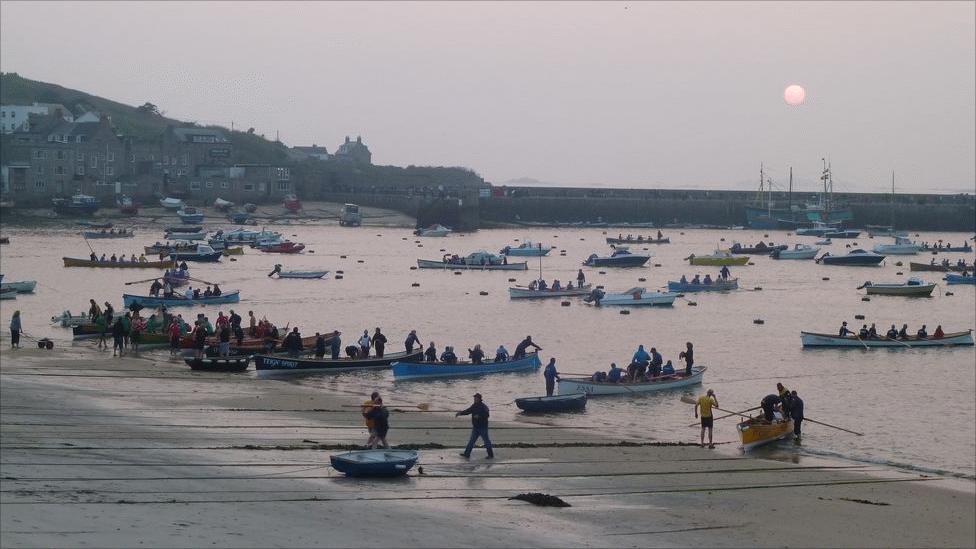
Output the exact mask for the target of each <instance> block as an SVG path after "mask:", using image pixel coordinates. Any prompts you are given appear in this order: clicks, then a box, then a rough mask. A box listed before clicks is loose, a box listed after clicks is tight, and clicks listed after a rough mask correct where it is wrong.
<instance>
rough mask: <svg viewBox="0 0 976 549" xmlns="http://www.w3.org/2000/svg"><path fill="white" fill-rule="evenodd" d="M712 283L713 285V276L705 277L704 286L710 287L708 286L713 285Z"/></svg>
mask: <svg viewBox="0 0 976 549" xmlns="http://www.w3.org/2000/svg"><path fill="white" fill-rule="evenodd" d="M711 283H712V276H711V275H708V274H706V275H705V280H703V281H702V284H705V285H706V286H708V285H711Z"/></svg>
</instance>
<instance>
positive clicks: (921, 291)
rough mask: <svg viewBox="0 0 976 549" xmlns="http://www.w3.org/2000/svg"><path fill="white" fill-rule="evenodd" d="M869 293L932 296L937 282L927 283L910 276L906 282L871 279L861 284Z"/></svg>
mask: <svg viewBox="0 0 976 549" xmlns="http://www.w3.org/2000/svg"><path fill="white" fill-rule="evenodd" d="M861 288H864V290H865V291H866V292H867V294H868V295H897V296H905V297H930V296H931V295H932V290H934V289H935V284H926V283H925V282H924V281H922V280H920V279H918V278H909V279H908V282H905V283H904V284H873V283H871V282H870V281H868V282H865V283H864V285H862V286H861Z"/></svg>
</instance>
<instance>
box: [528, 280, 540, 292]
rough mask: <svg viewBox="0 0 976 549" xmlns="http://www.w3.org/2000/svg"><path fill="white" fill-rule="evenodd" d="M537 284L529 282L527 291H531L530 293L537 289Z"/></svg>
mask: <svg viewBox="0 0 976 549" xmlns="http://www.w3.org/2000/svg"><path fill="white" fill-rule="evenodd" d="M538 284H539V283H538V282H536V281H535V280H533V281H532V282H529V289H530V290H532V291H535V289H536V288H537V287H538Z"/></svg>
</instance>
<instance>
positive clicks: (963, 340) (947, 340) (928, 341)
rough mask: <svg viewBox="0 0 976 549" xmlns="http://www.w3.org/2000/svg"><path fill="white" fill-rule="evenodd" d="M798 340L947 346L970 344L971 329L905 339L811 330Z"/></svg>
mask: <svg viewBox="0 0 976 549" xmlns="http://www.w3.org/2000/svg"><path fill="white" fill-rule="evenodd" d="M800 340H801V341H802V342H803V346H804V347H856V348H864V347H889V348H894V349H906V348H909V347H949V346H952V345H972V344H973V331H972V330H966V331H965V332H955V333H947V334H945V336H943V337H941V338H939V339H933V338H931V337H929V338H925V339H919V338H918V337H916V336H909V337H908V338H906V339H888V338H884V339H880V338H879V339H865V338H860V339H858V338H857V337H855V336H845V337H841V336H839V335H833V334H817V333H813V332H800Z"/></svg>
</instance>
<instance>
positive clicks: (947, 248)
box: [920, 242, 973, 254]
mask: <svg viewBox="0 0 976 549" xmlns="http://www.w3.org/2000/svg"><path fill="white" fill-rule="evenodd" d="M920 249H921V250H922V251H924V252H947V253H966V254H968V253H971V252H972V251H973V247H972V246H970V245H969V243H968V242H967V243H966V244H965V245H963V246H956V247H955V248H953V247H952V246H933V245H931V244H925V245H924V246H922V247H921V248H920Z"/></svg>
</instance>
